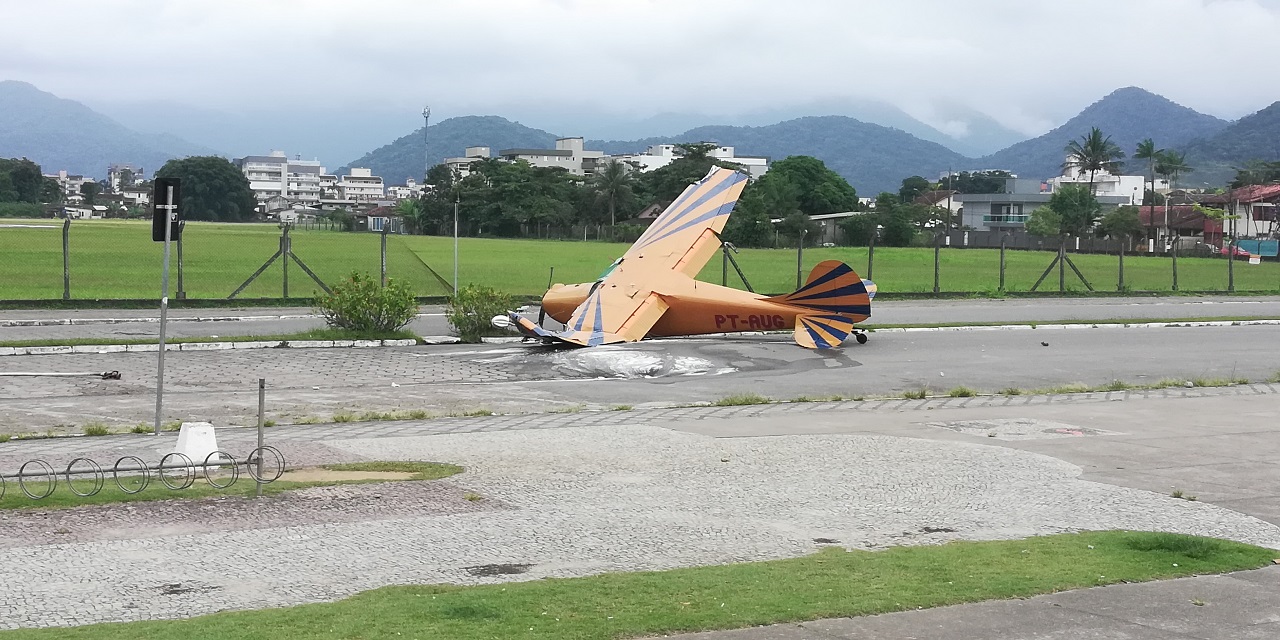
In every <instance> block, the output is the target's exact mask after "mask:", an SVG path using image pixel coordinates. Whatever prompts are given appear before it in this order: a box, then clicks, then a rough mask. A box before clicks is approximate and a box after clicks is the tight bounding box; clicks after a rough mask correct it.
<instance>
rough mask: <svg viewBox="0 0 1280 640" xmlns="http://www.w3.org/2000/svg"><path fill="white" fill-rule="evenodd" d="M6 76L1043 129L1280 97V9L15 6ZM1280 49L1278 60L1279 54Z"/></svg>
mask: <svg viewBox="0 0 1280 640" xmlns="http://www.w3.org/2000/svg"><path fill="white" fill-rule="evenodd" d="M0 9H2V10H3V16H4V19H3V20H2V21H0V79H12V80H24V81H27V82H30V83H32V84H35V85H36V86H38V87H40V88H41V89H44V90H46V91H50V92H53V93H55V94H58V95H59V96H62V97H66V98H72V99H76V100H81V101H85V102H89V103H102V102H114V101H145V100H157V99H169V100H173V101H178V102H183V103H188V104H201V105H205V106H209V107H214V108H217V109H223V110H233V111H234V110H241V109H244V108H245V105H250V104H251V105H253V106H254V107H260V106H261V105H262V104H264V103H267V104H274V105H280V106H281V107H305V106H306V105H315V104H317V103H320V104H325V105H329V106H341V107H349V108H351V110H352V117H359V115H360V111H359V110H360V109H376V110H378V111H385V110H388V109H405V110H408V111H410V112H413V113H416V112H417V111H420V110H421V107H422V105H423V104H424V103H430V104H432V106H433V109H434V110H435V113H436V114H437V116H438V117H447V116H450V115H461V114H467V113H494V114H497V115H504V113H503V110H504V109H509V108H513V107H521V106H523V107H537V108H539V109H545V108H547V107H552V108H554V107H559V106H564V107H565V108H566V109H567V110H571V111H584V110H585V111H591V112H596V113H601V114H617V115H620V116H628V117H636V118H643V117H647V116H651V115H654V114H658V113H662V112H673V111H679V112H703V113H722V114H733V113H740V112H746V111H750V110H756V109H762V108H772V107H778V106H786V105H794V104H804V103H807V102H812V101H818V100H831V99H842V98H852V99H880V100H884V101H887V102H890V103H893V104H896V105H897V106H899V107H901V108H903V109H904V110H906V111H907V112H908V113H910V114H912V115H914V116H916V117H917V118H920V119H922V120H924V121H926V122H928V123H929V124H932V125H934V126H937V127H939V128H942V129H944V130H946V129H948V128H949V125H948V123H947V122H946V120H945V118H941V117H939V116H938V111H937V108H938V106H939V105H942V104H946V103H956V104H960V105H965V106H969V107H972V108H975V109H977V110H980V111H983V112H985V113H988V114H990V115H991V116H993V117H995V118H996V119H997V120H998V121H1000V122H1001V123H1003V124H1005V125H1006V126H1009V127H1012V128H1014V129H1017V130H1019V131H1022V132H1023V133H1026V134H1039V133H1042V132H1044V131H1046V130H1048V129H1049V128H1052V127H1053V126H1056V125H1057V124H1060V123H1061V122H1062V121H1063V120H1065V119H1066V118H1068V117H1070V116H1071V115H1074V114H1075V113H1076V112H1078V111H1079V110H1080V109H1081V108H1083V107H1085V106H1087V105H1088V104H1089V103H1091V102H1093V101H1094V100H1096V99H1098V98H1099V97H1101V96H1103V95H1105V94H1106V93H1109V92H1110V91H1112V90H1114V89H1116V88H1119V87H1123V86H1129V85H1138V86H1142V87H1144V88H1147V89H1149V90H1151V91H1154V92H1157V93H1160V94H1162V95H1165V96H1166V97H1169V98H1170V99H1172V100H1174V101H1176V102H1179V103H1181V104H1184V105H1187V106H1189V107H1192V108H1194V109H1197V110H1200V111H1203V112H1206V113H1210V114H1213V115H1216V116H1219V117H1223V118H1237V117H1239V116H1241V115H1245V114H1247V113H1250V112H1253V111H1256V110H1258V109H1260V108H1263V107H1265V106H1267V105H1269V104H1271V103H1272V102H1274V101H1276V100H1278V99H1280V88H1277V84H1276V81H1275V61H1276V59H1277V58H1280V54H1277V53H1276V42H1277V38H1280V0H1069V1H1057V2H1043V1H1036V0H964V1H960V0H893V1H888V0H884V1H880V0H876V1H869V0H868V1H853V0H696V1H695V0H649V1H644V0H628V1H626V2H622V1H607V0H593V1H578V0H502V1H487V2H480V1H469V2H468V1H451V2H435V1H430V0H365V1H354V0H343V1H331V0H307V1H292V0H248V1H245V0H216V1H213V0H206V1H188V0H167V1H166V0H134V1H127V0H113V1H102V0H83V1H73V0H58V1H56V2H53V1H50V2H31V1H21V0H0ZM1269 49H1270V50H1269Z"/></svg>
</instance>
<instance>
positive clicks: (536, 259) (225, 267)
mask: <svg viewBox="0 0 1280 640" xmlns="http://www.w3.org/2000/svg"><path fill="white" fill-rule="evenodd" d="M6 224H31V225H47V227H48V228H5V227H0V299H7V300H38V299H56V298H60V297H61V296H62V251H61V243H62V237H61V230H60V228H59V227H60V224H59V221H56V220H37V221H19V220H12V221H6ZM291 235H292V237H293V250H294V253H295V254H297V255H298V256H299V257H300V258H301V259H302V260H303V261H304V262H306V263H307V265H308V266H310V267H311V269H312V270H314V271H315V272H316V274H317V275H318V276H320V278H321V279H322V280H324V281H325V282H334V281H337V280H339V279H341V278H342V277H343V276H345V275H346V274H348V273H350V272H351V271H353V270H359V271H365V272H368V273H371V274H376V273H378V270H379V237H378V235H376V234H368V233H341V232H333V231H307V230H298V229H295V230H294V231H293V232H292V234H291ZM279 236H280V231H279V229H278V228H277V227H276V226H275V225H271V224H219V223H200V222H193V223H189V224H188V225H187V230H186V233H185V238H184V243H183V244H184V247H183V249H184V251H183V253H184V256H183V257H184V260H183V262H184V266H183V276H184V289H185V291H186V293H187V297H188V298H226V297H227V296H229V295H230V294H231V292H232V291H234V290H235V289H236V287H238V286H239V285H240V283H242V282H243V281H244V280H246V279H247V278H248V277H249V276H250V275H251V274H252V273H253V272H254V271H255V270H256V269H257V268H258V267H259V266H260V265H261V264H262V263H264V262H266V260H267V259H268V258H270V257H271V255H272V253H274V252H275V251H276V249H277V248H278V246H279ZM69 245H70V254H71V257H70V261H69V262H70V263H69V270H70V274H71V297H72V298H74V299H112V298H154V297H157V296H158V295H159V290H160V283H159V275H160V274H159V271H160V265H161V264H162V251H161V245H160V244H159V243H155V242H152V241H151V239H150V223H149V222H146V221H141V222H140V221H114V220H93V221H76V222H73V223H72V226H71V234H70V241H69ZM626 248H627V245H624V244H610V243H600V242H570V241H556V240H505V239H489V238H463V239H462V240H461V241H460V258H459V267H458V269H459V280H460V281H461V282H462V283H463V284H466V283H477V284H486V285H491V286H494V287H496V288H498V289H500V290H503V291H507V292H510V293H516V294H527V295H536V294H541V292H542V291H544V290H545V288H546V285H547V279H548V274H549V272H550V270H551V268H552V267H554V268H555V278H554V279H555V281H556V282H583V281H589V280H591V279H594V278H595V277H597V276H598V275H599V274H600V273H601V272H602V271H603V270H604V269H605V268H606V267H607V266H608V265H609V263H610V262H612V261H613V260H614V259H615V258H617V257H618V256H620V255H622V253H623V252H624V251H625V250H626ZM875 257H876V262H875V272H874V279H875V281H876V282H877V284H879V285H880V290H881V291H883V292H927V291H932V290H933V251H932V250H931V249H918V248H909V249H900V248H888V247H881V248H878V249H877V250H876V255H875ZM1072 257H1073V260H1074V261H1075V263H1076V264H1077V265H1078V266H1079V267H1080V269H1081V271H1082V272H1084V274H1085V276H1086V277H1087V278H1088V279H1089V280H1090V282H1091V283H1092V284H1093V285H1094V287H1095V288H1096V289H1098V290H1099V291H1115V290H1116V285H1117V259H1116V256H1108V255H1074V256H1072ZM830 259H835V260H842V261H844V262H847V263H848V264H849V265H850V266H852V267H853V268H854V269H855V270H857V271H859V272H860V273H861V272H865V270H866V266H867V249H866V248H865V247H864V248H847V247H834V248H813V249H806V250H805V252H804V262H803V268H802V271H803V272H804V273H805V274H806V275H807V273H808V270H809V269H811V268H812V267H813V265H815V264H817V263H818V262H820V261H822V260H830ZM1052 259H1053V253H1052V252H1042V251H1009V252H1008V253H1007V273H1006V288H1007V289H1008V290H1010V291H1027V290H1029V289H1030V288H1031V285H1032V284H1033V283H1034V282H1035V280H1036V278H1038V277H1039V276H1040V274H1041V272H1043V271H1044V269H1045V267H1047V266H1048V265H1049V262H1050V261H1051V260H1052ZM738 261H739V264H740V265H741V266H742V268H743V271H744V272H745V273H746V275H747V278H748V280H750V281H751V284H752V285H753V286H754V287H755V289H756V291H760V292H769V293H782V292H786V291H790V290H792V289H794V288H795V283H796V252H795V250H794V249H745V250H743V251H742V253H741V254H739V255H738ZM176 263H177V260H176V256H175V258H174V260H173V266H171V269H172V273H173V274H174V280H173V281H172V282H171V284H170V287H171V289H170V291H171V295H176V291H177V282H176V273H177V267H176ZM999 264H1000V257H999V251H998V250H994V249H944V250H943V251H942V254H941V261H940V273H941V280H940V285H941V290H942V291H949V292H986V293H992V292H995V291H996V290H997V287H998V285H999ZM428 265H429V266H428ZM1178 267H1179V285H1180V289H1182V290H1187V291H1204V290H1225V289H1226V287H1227V262H1226V261H1225V260H1223V259H1211V258H1182V259H1180V260H1179V261H1178ZM721 269H722V264H721V260H720V259H719V258H713V259H712V260H711V261H710V262H709V263H708V264H707V266H706V268H705V269H703V271H702V274H701V276H700V279H702V280H705V281H708V282H715V283H719V282H720V280H721ZM433 270H434V272H435V274H433V273H432V271H433ZM281 271H282V269H281V264H280V261H277V262H276V263H275V264H274V265H272V267H271V268H270V269H268V270H267V271H266V272H265V273H264V274H263V275H262V276H261V277H260V278H259V279H258V280H257V281H255V282H254V283H253V284H252V285H250V286H249V287H248V288H247V289H245V290H244V291H243V292H242V293H241V294H240V296H239V297H241V298H270V297H280V296H281V293H282V291H281V281H282V274H281ZM1235 271H1236V274H1235V280H1236V282H1235V284H1236V289H1237V290H1239V291H1280V265H1278V264H1277V263H1276V262H1274V261H1269V262H1265V263H1263V264H1261V265H1249V264H1247V263H1246V262H1244V261H1237V262H1236V270H1235ZM387 272H388V274H389V275H390V276H391V277H393V278H398V279H402V280H404V281H407V282H408V283H410V284H411V285H412V286H413V288H414V290H415V291H416V292H417V293H418V295H421V296H431V295H444V294H446V293H447V292H448V286H447V284H446V283H448V282H451V281H452V279H453V240H452V239H451V238H444V237H436V236H390V237H389V238H388V242H387ZM437 275H438V276H439V278H437ZM441 279H443V280H444V281H445V282H444V283H442V282H441ZM1125 280H1126V284H1127V285H1128V288H1129V289H1131V290H1134V291H1169V290H1170V289H1171V284H1172V273H1171V268H1170V261H1169V259H1168V258H1163V257H1139V256H1132V255H1131V256H1127V257H1126V258H1125ZM728 282H729V284H730V285H731V286H738V287H741V286H742V285H741V281H740V280H738V278H737V276H736V274H734V272H733V269H732V267H730V269H729V278H728ZM1057 285H1058V279H1057V273H1056V272H1055V273H1054V274H1052V275H1051V276H1050V277H1049V278H1048V279H1047V280H1046V281H1045V283H1044V284H1042V285H1041V290H1045V289H1049V290H1056V289H1057ZM289 286H290V288H289V293H290V296H291V297H309V296H311V295H312V294H313V293H314V292H316V291H317V290H318V288H317V287H316V286H315V285H314V283H312V282H311V280H310V279H309V278H308V277H307V276H306V275H305V274H304V273H303V272H302V270H301V269H299V268H298V267H297V265H294V264H290V265H289ZM1067 287H1068V289H1070V290H1072V291H1083V290H1084V286H1083V285H1082V284H1080V282H1079V281H1078V280H1076V279H1075V278H1074V276H1073V275H1072V274H1071V273H1070V271H1068V273H1067Z"/></svg>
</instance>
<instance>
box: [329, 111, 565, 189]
mask: <svg viewBox="0 0 1280 640" xmlns="http://www.w3.org/2000/svg"><path fill="white" fill-rule="evenodd" d="M423 143H424V139H423V136H422V129H421V128H419V129H417V130H416V131H414V132H413V133H410V134H408V135H406V136H402V137H400V138H397V139H396V141H395V142H392V143H391V144H388V145H384V146H381V147H378V148H377V149H374V150H373V151H370V152H369V153H366V154H364V155H363V156H361V157H359V158H357V159H356V160H354V161H352V162H350V163H348V164H347V166H345V167H342V168H341V169H339V171H342V172H345V171H346V170H347V169H348V168H350V167H368V168H370V169H372V170H373V175H375V176H382V179H383V180H384V181H385V182H386V183H387V184H404V181H405V178H414V179H415V180H422V176H423V173H424V172H425V171H426V167H427V166H434V165H437V164H440V163H441V162H443V161H444V159H445V158H453V157H458V156H461V155H462V153H463V151H464V150H465V149H466V148H467V147H484V146H487V147H489V148H490V149H491V150H492V151H493V153H495V154H496V153H497V152H498V150H500V149H514V148H525V149H550V148H553V147H555V144H556V136H555V135H554V134H550V133H547V132H546V131H543V130H541V129H533V128H530V127H526V126H524V125H522V124H520V123H518V122H512V121H510V120H507V119H506V118H500V117H498V116H461V117H457V118H449V119H448V120H443V121H441V122H439V123H436V124H433V125H431V126H430V127H428V128H427V137H426V140H425V143H426V149H425V151H424V149H423ZM424 163H425V164H424Z"/></svg>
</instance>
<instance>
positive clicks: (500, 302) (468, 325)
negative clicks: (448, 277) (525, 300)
mask: <svg viewBox="0 0 1280 640" xmlns="http://www.w3.org/2000/svg"><path fill="white" fill-rule="evenodd" d="M515 308H516V300H515V298H514V297H512V296H511V295H510V294H506V293H500V292H499V291H498V290H497V289H494V288H493V287H485V286H481V285H477V284H469V285H466V286H462V287H459V288H458V291H457V293H455V294H454V295H452V296H450V298H449V306H448V308H447V309H446V310H445V316H446V317H447V318H448V319H449V326H451V327H453V331H454V333H457V334H458V337H459V338H462V340H463V342H479V341H480V338H481V337H482V336H500V335H506V334H507V331H505V330H503V329H499V328H497V327H495V326H493V324H492V323H491V322H490V321H491V320H492V319H493V317H494V316H498V315H506V314H507V313H508V312H509V311H511V310H512V309H515Z"/></svg>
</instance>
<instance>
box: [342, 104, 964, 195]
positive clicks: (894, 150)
mask: <svg viewBox="0 0 1280 640" xmlns="http://www.w3.org/2000/svg"><path fill="white" fill-rule="evenodd" d="M427 134H428V135H427V141H426V144H427V145H428V146H427V152H426V153H425V154H424V150H423V136H422V129H418V130H417V131H415V132H413V133H411V134H409V135H406V136H404V137H401V138H399V139H397V140H396V141H395V142H392V143H391V144H389V145H386V146H383V147H380V148H378V149H376V150H374V151H371V152H369V153H367V154H365V155H364V156H362V157H361V158H359V159H357V160H355V161H354V162H352V163H350V165H349V166H357V167H369V168H371V169H373V173H374V174H375V175H381V176H382V177H383V178H384V179H385V180H386V181H387V183H388V184H397V183H402V182H403V181H404V179H405V178H406V177H409V176H413V177H418V176H421V175H422V173H423V168H424V160H425V161H426V162H428V163H430V164H432V165H434V164H438V163H440V162H441V161H442V160H443V159H444V158H446V157H455V156H460V155H462V153H463V150H464V149H465V148H466V147H469V146H484V145H487V146H489V147H490V148H491V149H492V151H493V152H494V153H497V152H498V150H500V149H506V148H514V147H524V148H536V149H546V148H551V147H553V146H554V145H555V139H556V137H557V136H556V135H554V134H551V133H548V132H546V131H542V130H539V129H533V128H530V127H526V126H524V125H521V124H519V123H515V122H511V121H509V120H507V119H505V118H500V117H497V116H466V117H460V118H450V119H448V120H445V121H443V122H440V123H439V124H434V125H431V127H430V128H429V129H428V131H427ZM700 141H711V142H716V143H718V144H721V145H727V146H733V147H735V151H736V153H737V154H738V155H743V156H768V157H770V158H772V159H773V160H781V159H783V158H785V157H787V156H794V155H809V156H814V157H816V158H819V159H821V160H823V161H824V162H826V164H827V166H828V167H831V168H832V169H833V170H835V171H836V172H837V173H839V174H840V175H842V176H844V178H845V179H846V180H848V181H849V183H850V184H852V185H853V186H854V188H856V189H857V190H858V192H859V193H861V194H864V195H874V194H876V193H878V192H880V191H897V189H898V186H899V183H900V182H901V181H902V178H904V177H906V176H909V175H912V174H920V175H926V176H928V175H934V176H936V174H937V173H939V172H941V171H945V170H947V169H948V168H956V169H960V168H967V167H968V165H969V164H971V163H972V161H971V160H969V159H967V158H965V157H964V156H962V155H960V154H958V153H956V152H954V151H951V150H950V149H948V148H946V147H944V146H942V145H940V144H937V143H934V142H927V141H925V140H921V139H919V138H917V137H915V136H912V135H910V134H908V133H905V132H903V131H901V130H898V129H891V128H888V127H882V126H880V125H875V124H868V123H865V122H861V121H859V120H855V119H853V118H848V117H844V116H814V117H807V118H798V119H795V120H788V121H786V122H780V123H778V124H773V125H768V126H763V127H725V126H708V127H698V128H695V129H690V130H688V131H686V132H684V133H682V134H679V135H674V136H663V137H658V138H646V139H643V140H630V141H617V140H614V141H599V140H589V141H587V143H586V145H587V148H588V149H598V150H603V151H605V152H606V153H611V154H612V153H635V152H640V151H644V150H645V148H647V147H648V146H649V145H651V144H659V143H664V142H700Z"/></svg>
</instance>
